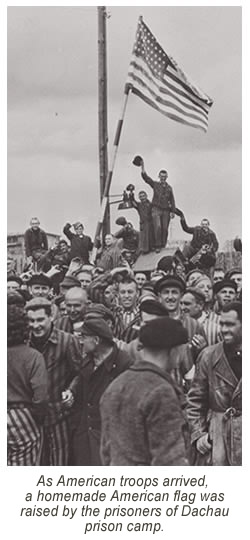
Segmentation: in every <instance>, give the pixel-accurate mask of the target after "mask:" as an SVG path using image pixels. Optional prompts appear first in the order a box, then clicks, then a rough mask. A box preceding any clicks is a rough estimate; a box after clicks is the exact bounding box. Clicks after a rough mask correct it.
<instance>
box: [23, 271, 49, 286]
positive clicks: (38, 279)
mask: <svg viewBox="0 0 250 540" xmlns="http://www.w3.org/2000/svg"><path fill="white" fill-rule="evenodd" d="M28 285H30V286H31V285H47V286H48V287H51V286H52V283H51V279H50V278H49V277H48V276H46V274H43V273H42V272H41V273H40V274H33V275H32V276H31V278H30V279H29V281H28Z"/></svg>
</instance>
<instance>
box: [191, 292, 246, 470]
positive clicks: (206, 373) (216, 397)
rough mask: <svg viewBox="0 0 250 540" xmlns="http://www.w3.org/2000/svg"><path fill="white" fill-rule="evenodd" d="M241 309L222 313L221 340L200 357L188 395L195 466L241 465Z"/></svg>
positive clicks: (234, 306)
mask: <svg viewBox="0 0 250 540" xmlns="http://www.w3.org/2000/svg"><path fill="white" fill-rule="evenodd" d="M241 321H242V306H241V304H240V302H231V303H230V304H227V305H226V306H224V308H223V310H222V313H221V320H220V326H221V334H222V338H223V341H222V342H220V343H217V344H216V345H212V346H210V347H207V348H205V349H204V350H203V351H202V353H201V354H200V356H199V358H198V361H197V365H196V373H195V376H194V379H193V382H192V385H191V389H190V391H189V394H188V405H187V415H188V421H189V425H190V429H191V442H192V443H193V444H194V446H195V447H196V450H197V456H196V458H197V459H196V464H197V465H241V460H242V459H241V455H242V440H241V416H242V412H241V411H242V356H241V347H242V335H241V328H242V323H241Z"/></svg>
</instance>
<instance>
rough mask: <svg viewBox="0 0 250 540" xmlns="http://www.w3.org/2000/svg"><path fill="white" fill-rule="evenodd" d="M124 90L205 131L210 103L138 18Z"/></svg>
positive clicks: (182, 121)
mask: <svg viewBox="0 0 250 540" xmlns="http://www.w3.org/2000/svg"><path fill="white" fill-rule="evenodd" d="M127 85H128V86H126V87H127V88H129V89H130V90H131V91H132V92H133V94H135V95H137V96H139V97H140V98H141V99H143V101H145V102H146V103H148V105H151V107H153V108H154V109H156V110H157V111H159V112H161V113H162V114H164V115H165V116H167V117H168V118H171V119H172V120H175V121H176V122H180V123H182V124H185V125H187V126H191V127H194V128H199V129H202V130H203V131H205V132H206V131H207V127H208V113H209V110H210V108H211V106H212V104H213V100H212V99H211V98H209V97H208V96H207V95H206V94H204V92H202V91H201V90H200V89H198V88H197V86H196V85H195V84H194V83H192V82H191V81H190V79H189V78H188V77H187V76H186V74H185V73H184V72H183V71H182V70H181V69H180V67H179V66H178V64H177V62H176V61H175V60H174V59H173V58H172V57H171V56H169V55H167V54H166V53H165V51H164V50H163V49H162V47H161V46H160V45H159V43H158V42H157V40H156V39H155V37H154V36H153V34H152V33H151V31H150V30H149V28H148V27H147V26H146V24H145V23H144V22H143V20H142V17H140V19H139V24H138V28H137V33H136V41H135V44H134V48H133V53H132V60H131V62H130V67H129V73H128V79H127Z"/></svg>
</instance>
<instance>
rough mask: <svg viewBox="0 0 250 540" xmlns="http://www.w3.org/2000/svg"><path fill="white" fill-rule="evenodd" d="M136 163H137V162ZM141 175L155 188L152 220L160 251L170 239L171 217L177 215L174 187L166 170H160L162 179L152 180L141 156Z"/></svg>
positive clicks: (156, 246)
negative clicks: (169, 181) (169, 182)
mask: <svg viewBox="0 0 250 540" xmlns="http://www.w3.org/2000/svg"><path fill="white" fill-rule="evenodd" d="M135 164H136V163H135ZM140 165H141V176H142V178H143V180H144V181H145V182H146V183H147V184H149V185H150V186H151V188H152V189H153V199H152V221H153V229H154V239H155V250H156V252H158V253H159V251H160V250H161V248H163V247H165V246H166V244H167V240H168V228H169V223H170V219H172V218H174V216H175V200H174V194H173V190H172V187H171V186H170V185H169V184H168V182H167V178H168V173H167V171H165V170H161V171H160V172H159V179H160V181H159V182H158V181H157V182H156V181H155V180H152V178H150V176H148V174H147V173H146V171H145V167H144V161H143V159H142V158H141V162H140Z"/></svg>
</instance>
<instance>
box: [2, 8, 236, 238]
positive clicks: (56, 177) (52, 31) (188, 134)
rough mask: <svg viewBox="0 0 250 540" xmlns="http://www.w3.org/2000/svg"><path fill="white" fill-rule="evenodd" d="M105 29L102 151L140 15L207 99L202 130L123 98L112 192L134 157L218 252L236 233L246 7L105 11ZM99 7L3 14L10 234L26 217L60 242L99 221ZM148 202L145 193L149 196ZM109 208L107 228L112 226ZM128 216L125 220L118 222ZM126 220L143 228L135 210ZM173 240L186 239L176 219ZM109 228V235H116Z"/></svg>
mask: <svg viewBox="0 0 250 540" xmlns="http://www.w3.org/2000/svg"><path fill="white" fill-rule="evenodd" d="M107 9H108V14H109V18H108V20H107V53H108V119H109V121H108V123H109V142H110V146H109V150H112V143H113V137H114V133H115V129H116V124H117V121H118V119H119V116H120V110H121V106H122V103H123V90H124V84H125V80H126V75H127V72H128V66H129V61H130V56H131V51H132V47H133V42H134V36H135V31H136V27H137V21H138V17H139V15H143V18H144V21H145V22H146V24H147V25H148V26H149V27H150V29H151V31H152V33H153V34H154V35H155V37H156V38H157V39H158V41H159V42H160V44H161V45H162V47H163V48H164V49H165V51H166V52H167V53H169V54H171V55H172V56H173V57H174V58H175V59H176V61H177V62H178V63H179V65H180V67H181V68H182V69H183V70H184V71H185V72H186V73H187V74H188V75H189V76H190V78H191V79H192V80H193V81H195V83H196V84H197V85H198V86H199V87H200V88H201V89H202V90H203V91H204V92H205V93H207V94H208V95H209V96H210V97H211V98H212V99H213V100H214V104H213V106H212V109H211V112H210V114H209V127H208V132H207V133H206V134H204V133H203V132H202V131H199V130H195V129H192V128H189V127H185V126H183V125H181V124H178V123H176V122H174V121H172V120H169V119H168V118H166V117H164V116H163V115H161V114H159V113H158V112H156V111H155V110H153V109H151V108H150V107H149V106H148V105H146V104H145V103H144V102H142V101H140V100H139V99H138V98H137V97H136V96H133V95H130V97H129V101H128V107H127V112H126V117H125V123H124V128H123V132H122V137H121V142H120V147H119V152H118V157H117V163H116V167H115V171H114V176H113V183H112V188H111V193H121V192H122V190H123V188H124V187H125V186H126V185H127V184H128V183H130V182H132V183H134V184H135V187H136V193H137V192H138V191H139V190H140V189H142V188H144V187H145V186H144V183H143V181H142V179H141V178H140V174H139V169H138V168H136V167H134V166H133V165H132V159H133V157H134V156H135V155H136V154H141V155H142V156H143V157H144V159H145V163H146V168H147V170H148V172H149V174H151V176H152V177H153V178H155V179H156V178H157V174H158V171H159V170H160V169H161V168H166V169H167V170H168V173H169V182H170V184H171V185H172V187H173V190H174V193H175V198H176V203H177V206H178V207H179V208H181V209H182V210H183V211H184V213H185V215H186V218H187V221H188V223H189V224H190V225H196V224H198V223H199V222H200V220H201V218H202V217H208V218H209V219H210V222H211V227H212V229H213V230H215V231H216V232H217V235H218V238H219V241H220V244H221V246H223V243H224V242H225V240H226V239H232V238H234V237H235V236H236V235H241V8H240V7H155V8H153V7H110V8H107ZM97 54H98V50H97V8H96V7H9V8H8V231H9V232H17V231H18V232H21V231H24V230H25V229H26V228H27V227H28V225H29V220H30V217H31V216H38V217H39V218H40V221H41V226H42V228H44V229H45V230H47V231H49V232H55V233H60V232H61V230H62V227H63V225H64V224H65V222H66V221H71V222H73V221H76V220H81V221H83V223H84V224H85V229H86V233H89V234H91V235H94V232H95V228H96V223H97V221H98V216H99V164H98V100H97V84H98V78H97V67H98V66H97V59H98V56H97ZM147 192H148V194H149V195H150V196H151V192H150V188H147ZM117 215H118V213H117V211H114V207H112V222H114V219H115V217H117ZM124 215H125V214H124ZM126 216H127V217H128V218H129V219H130V220H132V221H133V222H134V224H135V225H137V224H138V218H137V214H136V211H133V210H132V211H129V212H128V213H127V214H126ZM174 222H175V224H174V227H173V232H172V234H173V235H174V236H176V237H177V238H182V237H184V238H186V239H187V236H186V235H185V234H184V233H183V232H182V230H181V228H180V225H179V220H178V218H177V217H176V218H175V220H174ZM114 228H116V226H115V227H114Z"/></svg>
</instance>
